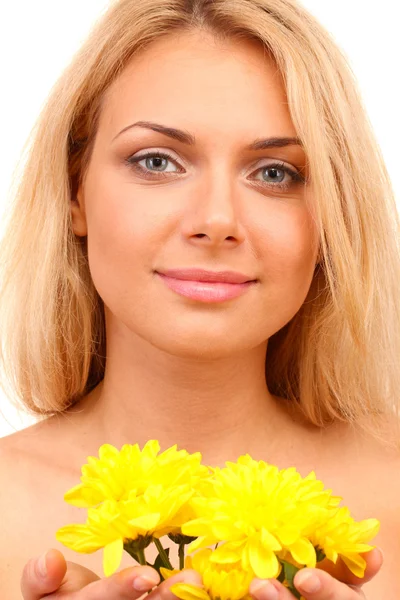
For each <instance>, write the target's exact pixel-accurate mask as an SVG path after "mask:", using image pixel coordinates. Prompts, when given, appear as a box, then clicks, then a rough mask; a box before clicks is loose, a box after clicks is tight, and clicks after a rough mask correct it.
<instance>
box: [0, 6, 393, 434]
mask: <svg viewBox="0 0 400 600" xmlns="http://www.w3.org/2000/svg"><path fill="white" fill-rule="evenodd" d="M195 30H203V31H209V32H211V33H213V34H214V35H215V36H216V37H218V38H221V39H232V38H235V37H236V38H242V39H253V40H259V41H260V42H261V44H262V45H263V47H264V48H265V49H266V51H267V52H268V53H269V54H270V55H271V56H272V57H273V58H274V60H275V61H276V64H277V66H278V68H279V70H280V72H281V74H282V77H283V81H284V85H285V88H286V92H287V99H288V106H289V110H290V114H291V117H292V120H293V124H294V126H295V128H296V130H297V133H298V136H299V138H300V139H301V141H302V144H303V146H304V149H305V152H306V155H307V157H308V162H309V171H310V175H311V180H312V181H313V194H314V197H315V198H316V199H317V201H316V202H315V221H316V223H317V225H318V228H319V233H320V256H321V259H320V263H319V265H318V266H317V268H316V270H315V273H314V278H313V281H312V284H311V287H310V290H309V293H308V296H307V299H306V301H305V302H304V304H303V306H302V307H301V309H300V310H299V312H298V313H297V314H296V315H295V316H294V317H293V318H292V320H291V321H290V322H289V323H288V324H287V325H286V326H285V327H283V329H281V330H280V331H278V332H277V333H276V334H275V335H274V336H272V337H271V338H270V340H269V345H268V352H267V361H266V377H267V383H268V388H269V390H270V392H271V393H274V394H277V395H280V396H283V397H284V398H286V399H287V402H288V404H290V405H291V406H292V407H294V408H295V410H296V411H298V414H300V413H301V414H302V415H303V416H304V417H305V418H306V420H307V421H309V422H310V423H313V424H315V425H317V426H320V427H323V426H325V425H327V424H328V423H330V422H333V421H335V420H337V419H339V420H341V421H346V422H348V423H350V424H353V425H357V424H359V425H360V426H361V427H362V430H363V431H365V432H368V434H371V435H373V436H375V437H376V438H379V439H380V440H381V441H385V442H386V443H388V444H391V443H394V444H399V442H400V437H399V436H398V433H397V430H396V434H395V438H394V442H391V441H390V440H389V439H388V437H387V433H386V432H384V425H383V423H384V422H385V419H386V420H389V421H391V422H395V420H396V422H398V421H399V419H398V409H399V402H398V397H397V391H398V389H400V372H399V368H398V365H397V361H398V359H399V357H400V336H399V333H400V308H399V302H398V301H397V289H398V284H399V282H400V254H399V247H398V239H399V237H398V234H399V230H400V228H399V218H398V214H397V210H396V205H395V201H394V194H393V190H392V188H391V183H390V180H389V176H388V173H387V170H386V168H385V165H384V162H383V158H382V156H381V153H380V150H379V147H378V144H377V142H376V140H375V138H374V135H373V133H372V130H371V126H370V123H369V121H368V118H367V116H366V112H365V109H364V107H363V105H362V102H361V99H360V94H359V92H358V89H357V85H356V83H355V80H354V76H353V73H352V71H351V68H350V67H349V65H348V62H347V60H346V58H345V56H344V55H343V53H342V52H341V51H340V49H339V48H338V47H337V46H336V44H335V43H334V41H333V40H332V39H331V37H330V35H329V34H328V33H327V32H326V31H325V30H324V28H323V27H322V26H321V25H320V24H319V23H318V21H317V20H316V19H315V18H314V17H312V16H311V15H310V14H309V13H308V12H307V11H306V10H305V9H304V8H303V7H302V6H301V5H299V4H298V3H297V2H295V1H294V0H119V1H116V2H113V3H112V4H111V5H110V7H109V9H108V10H107V11H106V12H105V14H104V15H102V16H101V18H100V19H99V21H98V22H97V23H96V24H95V26H94V28H93V29H92V31H91V33H90V35H89V37H88V39H87V40H86V41H85V43H84V44H83V46H82V47H81V49H80V50H79V51H78V53H77V54H76V55H75V57H74V58H73V60H72V62H71V64H70V65H69V67H68V68H67V69H66V71H65V72H64V73H63V74H62V76H61V77H60V79H59V80H58V82H57V83H56V85H55V87H54V88H53V90H52V93H51V94H50V96H49V99H48V101H47V103H46V105H45V106H44V109H43V110H42V113H41V115H40V117H39V119H38V121H37V123H36V126H35V128H34V131H33V133H32V136H31V143H30V144H29V145H28V146H27V158H26V164H24V166H23V171H22V177H21V180H20V181H19V182H18V187H17V190H16V193H15V200H14V204H13V206H12V207H10V208H12V210H11V212H10V214H9V215H8V218H7V226H6V230H5V235H4V237H3V240H2V246H1V268H2V289H1V294H0V306H1V319H2V322H1V333H2V348H1V351H0V352H1V353H0V365H1V367H2V369H3V371H4V374H5V377H6V378H7V379H8V382H9V384H10V385H9V388H7V384H6V379H3V383H2V387H3V389H4V390H5V391H6V393H7V394H8V395H9V397H10V399H11V400H12V401H13V400H14V399H13V395H16V402H17V403H21V404H22V405H23V406H24V407H25V408H26V409H27V410H28V411H30V412H33V413H36V414H40V415H51V414H55V413H57V412H62V411H65V410H66V409H67V408H68V407H69V406H71V405H73V404H75V403H76V402H77V401H78V400H79V399H80V398H82V397H83V396H84V395H86V394H87V393H88V392H89V391H90V390H91V389H93V388H94V387H95V386H96V385H97V384H98V383H99V382H100V381H101V380H102V378H103V377H104V368H105V360H106V338H105V322H104V307H103V303H102V300H101V298H100V297H99V295H98V293H97V291H96V289H95V287H94V284H93V282H92V279H91V276H90V271H89V267H88V260H87V240H86V238H79V237H77V236H76V235H75V234H74V233H73V230H72V221H71V213H70V199H71V196H72V197H73V196H74V194H75V193H76V190H77V186H78V183H79V182H80V181H81V180H82V178H83V176H84V174H85V171H86V169H87V166H88V163H89V159H90V154H91V149H92V147H93V141H94V138H95V135H96V128H97V123H98V117H99V113H100V110H101V102H102V98H103V97H104V94H105V92H106V90H107V88H108V87H109V86H110V84H111V83H112V82H113V81H114V80H115V79H116V78H117V77H118V75H119V74H120V73H121V72H122V70H123V69H124V67H125V66H126V65H127V63H128V61H129V60H130V59H131V58H132V57H133V55H134V54H136V53H137V52H138V51H140V50H141V49H143V48H145V47H146V46H147V45H148V44H151V42H152V41H153V40H156V39H159V38H160V37H161V36H164V35H169V34H171V33H173V32H174V31H175V32H182V31H195Z"/></svg>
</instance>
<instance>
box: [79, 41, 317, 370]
mask: <svg viewBox="0 0 400 600" xmlns="http://www.w3.org/2000/svg"><path fill="white" fill-rule="evenodd" d="M138 122H147V123H150V122H151V123H152V124H153V125H152V126H151V127H150V125H148V126H146V127H145V126H143V124H142V126H139V125H136V126H134V127H133V125H134V124H135V123H136V124H137V123H138ZM154 124H157V125H154ZM152 127H153V128H152ZM157 128H159V129H161V128H173V129H174V130H180V131H182V132H184V133H181V134H179V135H177V134H176V133H175V134H174V135H172V134H171V131H170V132H169V133H170V134H171V135H168V131H165V132H164V133H163V132H161V131H155V130H154V129H157ZM295 137H296V131H295V129H294V126H293V124H292V121H291V118H290V115H289V112H288V106H287V101H286V97H285V92H284V89H283V85H282V82H281V79H280V76H279V74H278V72H277V69H276V66H275V65H274V63H273V62H272V61H271V59H270V58H268V56H267V55H265V56H264V53H263V50H262V48H261V46H259V45H258V43H257V42H253V41H245V40H243V41H238V40H233V41H229V42H224V43H222V42H217V41H215V40H214V39H213V38H212V37H211V36H210V35H209V34H207V35H206V34H204V33H203V34H201V33H197V32H196V33H193V32H192V33H179V34H174V35H171V36H170V37H168V38H164V39H160V40H158V41H157V42H156V43H153V45H152V46H151V47H148V48H147V49H145V50H144V51H142V53H141V54H140V55H139V54H138V55H136V56H135V57H134V58H133V59H132V61H131V62H130V64H129V65H128V67H127V68H126V69H125V71H124V72H123V74H122V75H121V76H120V77H119V78H118V80H116V81H115V82H114V83H113V84H112V86H111V87H110V88H109V89H108V91H107V94H106V96H105V99H104V103H103V107H102V112H101V116H100V121H99V129H98V133H97V137H96V140H95V144H94V148H93V153H92V156H91V161H90V164H89V168H88V171H87V174H86V177H85V180H84V182H83V184H82V186H81V187H80V189H79V192H78V195H77V199H76V200H74V201H73V202H72V218H73V226H74V231H75V233H76V234H77V235H80V236H85V235H87V236H88V257H89V266H90V271H91V275H92V278H93V281H94V284H95V286H96V289H97V290H98V293H99V295H100V296H101V298H102V299H103V301H104V304H105V310H106V321H107V335H108V336H109V335H110V334H113V335H114V334H115V335H118V336H119V337H121V336H123V337H124V339H125V340H127V343H128V344H129V342H132V340H133V339H134V338H135V337H136V336H137V335H138V336H140V337H141V338H143V339H145V340H147V341H148V342H150V343H151V344H152V345H154V346H156V347H158V348H160V349H162V350H165V351H166V352H168V353H171V354H175V355H179V356H200V355H201V356H204V357H209V358H213V357H218V356H228V355H229V354H232V353H235V352H240V351H241V350H246V349H250V348H254V347H256V346H259V345H262V344H265V342H266V340H267V339H268V338H269V337H270V336H271V335H272V334H274V333H275V332H276V331H278V330H279V329H281V328H282V327H283V326H284V325H285V324H286V323H287V322H288V321H290V319H291V318H292V317H293V316H294V315H295V314H296V312H297V311H298V310H299V308H300V307H301V305H302V304H303V302H304V300H305V298H306V296H307V292H308V290H309V287H310V283H311V280H312V277H313V272H314V268H315V263H316V258H317V246H318V240H317V234H316V228H315V225H314V222H313V220H312V217H311V214H310V209H309V206H307V205H306V198H305V186H304V183H303V180H302V178H304V177H305V176H306V174H307V168H306V157H305V154H304V151H303V150H302V148H301V146H300V145H295V144H291V145H286V146H280V145H279V142H276V144H275V145H274V146H273V147H267V144H264V147H262V145H261V144H259V146H258V148H257V147H254V148H250V145H251V144H253V143H254V142H255V141H260V140H269V139H270V138H295ZM189 141H190V143H188V142H189ZM146 153H148V154H149V156H148V157H146V156H145V155H146ZM156 153H160V154H161V155H163V154H168V155H169V157H167V158H165V157H163V156H160V157H157V155H156ZM276 163H279V164H278V166H276ZM280 163H282V165H281V164H280ZM307 189H308V191H307V195H308V196H309V197H310V184H308V185H307ZM191 268H193V269H203V270H208V271H212V272H214V273H215V272H219V271H236V272H240V273H242V274H244V275H245V276H246V277H245V279H247V280H252V283H250V284H245V285H243V286H239V285H238V284H233V283H230V284H227V283H225V284H221V283H220V284H216V283H208V284H207V283H204V282H203V284H199V283H198V284H196V283H192V284H191V283H188V282H186V283H183V282H182V281H180V282H179V281H177V279H175V278H171V279H167V278H166V277H164V276H163V274H165V273H166V271H168V270H172V269H174V270H175V269H191ZM189 277H192V278H195V277H196V276H193V275H190V274H189Z"/></svg>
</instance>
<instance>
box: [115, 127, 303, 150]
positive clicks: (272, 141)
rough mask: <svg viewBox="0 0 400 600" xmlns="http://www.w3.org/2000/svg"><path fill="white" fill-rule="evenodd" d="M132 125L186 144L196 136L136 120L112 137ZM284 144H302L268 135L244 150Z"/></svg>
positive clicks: (296, 138) (292, 138) (193, 141)
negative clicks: (268, 136)
mask: <svg viewBox="0 0 400 600" xmlns="http://www.w3.org/2000/svg"><path fill="white" fill-rule="evenodd" d="M133 127H142V128H145V129H151V130H152V131H156V132H158V133H162V134H163V135H166V136H168V137H170V138H172V139H174V140H177V141H178V142H181V143H182V144H187V145H188V146H194V145H195V144H196V138H195V136H194V135H192V134H191V133H189V132H188V131H183V130H182V129H176V128H175V127H166V126H165V125H161V124H160V123H153V122H151V121H137V122H136V123H133V124H132V125H128V126H127V127H124V129H122V130H121V131H120V132H119V133H117V135H116V136H115V137H114V138H113V140H112V141H114V140H115V139H116V138H117V137H119V136H120V135H122V134H123V133H125V131H128V129H132V128H133ZM284 146H302V143H301V140H300V139H299V138H298V137H270V138H266V139H261V138H258V139H256V140H254V142H252V143H251V144H249V145H248V146H246V148H245V149H246V150H266V149H267V148H283V147H284Z"/></svg>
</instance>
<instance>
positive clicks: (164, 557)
mask: <svg viewBox="0 0 400 600" xmlns="http://www.w3.org/2000/svg"><path fill="white" fill-rule="evenodd" d="M154 543H155V545H156V547H157V550H158V552H159V554H160V556H161V560H162V561H163V563H164V567H166V568H167V569H171V570H172V569H173V568H174V567H173V566H172V565H171V563H170V562H169V558H168V555H167V553H166V552H165V550H164V548H163V547H162V544H161V542H160V540H159V539H158V538H154Z"/></svg>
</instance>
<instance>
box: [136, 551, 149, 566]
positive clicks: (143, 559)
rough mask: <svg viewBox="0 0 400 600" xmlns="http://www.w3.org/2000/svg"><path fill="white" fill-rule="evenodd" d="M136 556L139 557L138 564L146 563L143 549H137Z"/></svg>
mask: <svg viewBox="0 0 400 600" xmlns="http://www.w3.org/2000/svg"><path fill="white" fill-rule="evenodd" d="M137 557H138V559H139V564H141V565H147V562H146V557H145V555H144V550H143V549H142V550H138V551H137Z"/></svg>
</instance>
